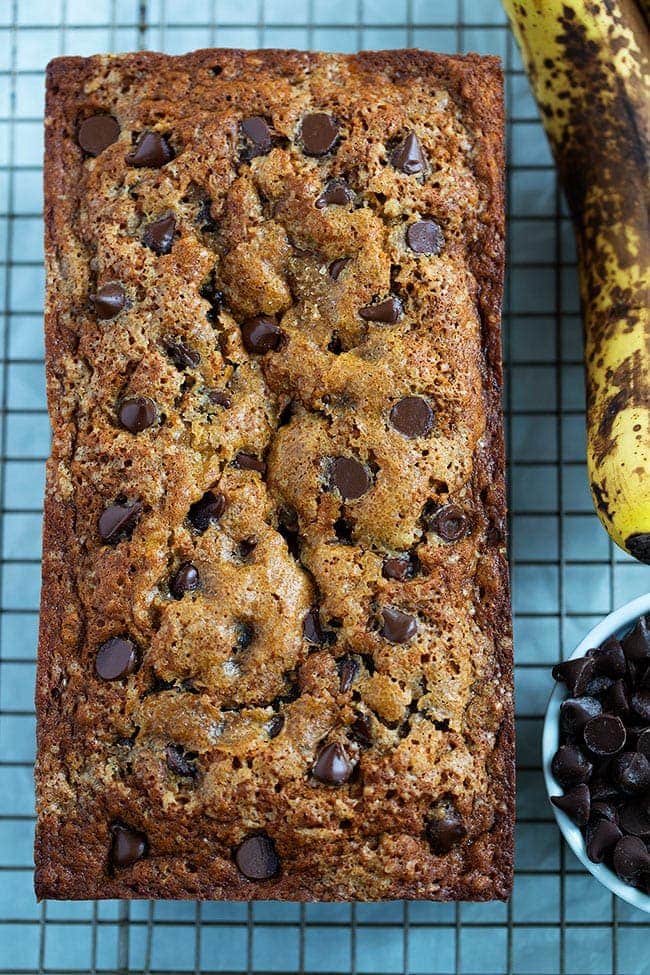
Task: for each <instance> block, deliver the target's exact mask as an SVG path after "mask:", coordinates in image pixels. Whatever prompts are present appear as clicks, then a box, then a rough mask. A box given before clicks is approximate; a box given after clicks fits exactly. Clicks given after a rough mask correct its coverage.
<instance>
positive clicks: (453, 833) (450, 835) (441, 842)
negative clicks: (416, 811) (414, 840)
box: [426, 806, 467, 856]
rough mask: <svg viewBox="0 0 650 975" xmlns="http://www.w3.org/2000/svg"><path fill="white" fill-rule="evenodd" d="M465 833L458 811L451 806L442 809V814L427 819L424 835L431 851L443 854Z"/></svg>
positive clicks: (459, 840) (462, 837)
mask: <svg viewBox="0 0 650 975" xmlns="http://www.w3.org/2000/svg"><path fill="white" fill-rule="evenodd" d="M466 835H467V829H466V827H465V824H464V822H463V820H462V817H461V815H460V813H458V812H457V810H456V809H454V808H453V807H452V806H449V807H447V808H445V809H444V811H443V812H442V815H439V816H436V817H434V818H432V819H430V820H429V822H428V823H427V826H426V836H427V839H428V841H429V845H430V846H431V849H432V851H433V852H434V853H435V854H437V855H438V856H443V855H444V854H445V853H449V851H450V850H451V849H452V848H453V847H454V846H457V845H458V843H460V842H461V841H462V840H463V839H464V838H465V836H466Z"/></svg>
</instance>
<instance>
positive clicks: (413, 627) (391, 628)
mask: <svg viewBox="0 0 650 975" xmlns="http://www.w3.org/2000/svg"><path fill="white" fill-rule="evenodd" d="M381 615H382V619H383V621H384V622H383V625H382V627H381V630H380V631H379V632H380V633H381V635H382V636H383V638H384V639H385V640H388V641H389V642H390V643H408V641H409V640H410V639H411V638H412V637H414V636H415V634H416V633H417V631H418V623H417V620H416V619H415V617H414V616H409V614H408V613H403V612H402V611H401V609H395V607H394V606H385V607H384V609H383V610H382V614H381Z"/></svg>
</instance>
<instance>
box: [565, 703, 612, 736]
mask: <svg viewBox="0 0 650 975" xmlns="http://www.w3.org/2000/svg"><path fill="white" fill-rule="evenodd" d="M602 710H603V708H602V705H601V703H600V701H599V700H598V699H597V698H595V697H568V698H567V699H566V700H565V701H563V702H562V704H561V705H560V727H561V728H562V730H563V731H564V732H566V733H567V734H570V735H577V734H579V732H581V731H582V729H583V728H584V726H585V725H586V723H587V721H589V720H590V719H591V718H595V717H596V715H598V714H601V713H602Z"/></svg>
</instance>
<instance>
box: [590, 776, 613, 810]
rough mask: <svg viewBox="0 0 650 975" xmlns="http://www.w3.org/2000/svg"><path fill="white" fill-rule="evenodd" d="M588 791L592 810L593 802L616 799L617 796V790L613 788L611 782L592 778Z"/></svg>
mask: <svg viewBox="0 0 650 975" xmlns="http://www.w3.org/2000/svg"><path fill="white" fill-rule="evenodd" d="M589 791H590V793H591V801H592V808H595V807H594V806H593V804H594V802H595V801H598V800H600V801H603V800H608V799H616V797H617V796H618V790H617V789H615V788H614V786H613V785H612V783H611V782H607V781H606V780H605V779H602V778H594V779H592V780H591V781H590V783H589Z"/></svg>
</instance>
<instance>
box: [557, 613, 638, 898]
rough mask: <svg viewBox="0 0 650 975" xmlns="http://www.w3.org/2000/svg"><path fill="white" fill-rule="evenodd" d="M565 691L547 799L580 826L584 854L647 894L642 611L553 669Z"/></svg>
mask: <svg viewBox="0 0 650 975" xmlns="http://www.w3.org/2000/svg"><path fill="white" fill-rule="evenodd" d="M553 677H554V678H555V679H556V680H558V681H562V682H563V683H564V684H566V686H567V688H568V691H569V696H568V697H567V698H566V699H565V700H564V701H563V702H562V705H561V707H560V747H559V748H558V750H557V752H556V753H555V755H554V756H553V762H552V764H551V770H552V772H553V775H554V776H555V779H556V780H557V782H559V783H560V785H561V786H562V788H563V789H564V795H562V796H551V802H553V803H554V805H556V806H557V807H558V809H562V810H563V811H564V812H565V813H566V814H567V816H569V817H570V818H571V819H572V820H573V821H574V822H575V823H576V824H577V825H578V826H579V827H580V829H581V830H582V832H583V835H584V838H585V846H586V850H587V856H588V857H589V859H590V860H591V861H592V862H593V863H606V864H607V866H609V867H611V868H612V869H613V870H614V871H615V872H616V874H617V875H618V876H619V877H620V878H621V880H623V881H624V882H625V883H627V884H631V885H632V886H633V887H638V888H640V889H641V890H643V891H644V892H645V893H650V850H649V845H650V616H645V617H643V616H642V617H641V618H640V619H638V620H637V621H636V623H635V625H634V626H633V627H632V629H631V630H630V631H629V632H628V633H627V634H626V635H625V636H624V637H623V638H622V639H620V640H618V639H617V638H616V637H611V638H610V639H608V640H606V641H605V643H603V644H602V646H600V647H596V648H595V649H594V650H588V651H587V653H586V655H585V656H584V657H577V658H575V659H574V660H566V661H564V662H563V663H560V664H557V665H556V666H555V667H554V668H553Z"/></svg>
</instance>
